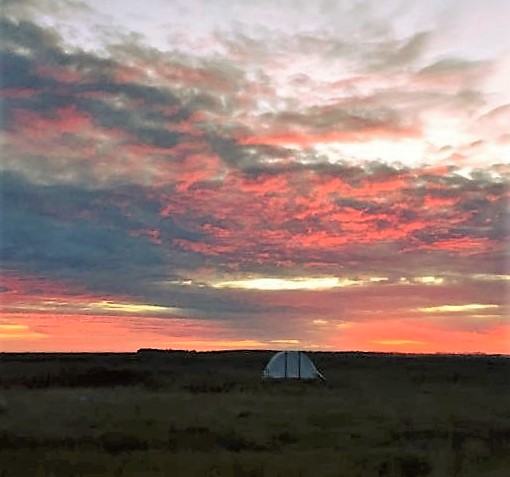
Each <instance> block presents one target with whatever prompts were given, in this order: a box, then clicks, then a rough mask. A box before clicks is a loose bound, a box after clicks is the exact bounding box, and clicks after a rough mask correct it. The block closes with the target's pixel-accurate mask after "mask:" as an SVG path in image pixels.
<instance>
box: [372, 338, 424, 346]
mask: <svg viewBox="0 0 510 477" xmlns="http://www.w3.org/2000/svg"><path fill="white" fill-rule="evenodd" d="M372 343H377V344H382V345H390V346H400V345H408V344H413V345H414V344H416V345H422V344H425V342H424V341H418V340H399V339H394V340H373V341H372Z"/></svg>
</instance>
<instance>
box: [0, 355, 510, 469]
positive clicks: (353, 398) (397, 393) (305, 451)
mask: <svg viewBox="0 0 510 477" xmlns="http://www.w3.org/2000/svg"><path fill="white" fill-rule="evenodd" d="M271 355H272V353H271V352H266V351H245V352H243V351H237V352H233V351H232V352H215V353H194V352H181V351H173V352H157V351H151V350H145V351H142V352H139V353H126V354H8V353H0V476H2V477H14V476H16V477H17V476H20V477H25V476H65V477H71V476H73V477H85V476H150V477H155V476H182V477H188V476H197V477H198V476H211V477H212V476H221V477H223V476H225V477H262V476H265V477H267V476H271V477H272V476H282V477H312V476H313V477H323V476H324V477H355V476H356V477H372V476H374V477H420V476H430V477H450V476H465V477H507V476H508V475H509V473H508V469H510V399H509V397H510V358H507V357H503V356H483V355H480V356H478V355H475V356H443V355H434V356H410V355H387V354H370V353H310V354H309V356H310V357H311V358H312V359H313V360H314V362H315V363H316V365H317V367H318V368H319V370H320V371H321V372H322V373H323V374H324V375H325V377H326V381H325V382H311V383H299V382H280V383H272V382H271V383H270V382H262V380H261V372H262V370H263V368H264V365H265V363H266V362H267V361H268V359H269V358H270V357H271Z"/></svg>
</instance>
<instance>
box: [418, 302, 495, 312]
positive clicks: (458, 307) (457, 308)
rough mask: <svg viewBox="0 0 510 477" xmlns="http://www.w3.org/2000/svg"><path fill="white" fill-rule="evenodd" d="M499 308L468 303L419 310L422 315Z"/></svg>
mask: <svg viewBox="0 0 510 477" xmlns="http://www.w3.org/2000/svg"><path fill="white" fill-rule="evenodd" d="M494 308H499V305H490V304H489V305H485V304H482V303H470V304H468V305H441V306H428V307H424V308H419V311H422V312H423V313H455V312H459V311H475V310H489V309H494Z"/></svg>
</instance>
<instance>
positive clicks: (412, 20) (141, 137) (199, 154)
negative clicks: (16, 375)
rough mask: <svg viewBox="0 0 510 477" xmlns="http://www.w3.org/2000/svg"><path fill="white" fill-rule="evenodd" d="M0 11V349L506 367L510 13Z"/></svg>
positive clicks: (285, 6) (57, 7) (138, 5)
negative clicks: (462, 356) (277, 352)
mask: <svg viewBox="0 0 510 477" xmlns="http://www.w3.org/2000/svg"><path fill="white" fill-rule="evenodd" d="M0 7H1V8H0V11H1V14H2V17H1V20H0V36H1V41H0V50H1V57H2V58H1V64H0V68H1V71H0V81H1V85H0V87H1V97H2V111H1V113H2V115H1V117H0V119H1V122H0V126H1V135H0V149H1V155H2V163H1V169H2V172H1V174H2V179H1V204H0V207H1V224H0V225H1V236H0V238H1V248H2V284H1V287H0V292H1V293H0V305H1V308H2V311H1V315H0V351H134V350H137V349H138V348H142V347H153V348H164V349H170V348H173V349H196V350H209V349H231V348H232V349H234V348H235V349H239V348H242V349H258V348H263V349H304V350H324V351H329V350H338V351H351V350H354V351H355V350H359V351H389V352H413V353H414V352H415V353H422V352H432V353H434V352H446V353H460V352H469V353H471V352H483V353H505V354H507V353H510V323H509V320H510V303H509V300H508V295H509V290H510V260H509V252H510V250H509V238H510V237H509V236H510V233H509V229H510V217H509V215H510V214H509V206H508V204H509V197H510V193H509V187H508V185H509V183H510V87H509V85H510V34H509V26H508V19H509V18H510V2H508V1H506V0H484V1H479V0H476V1H475V0H427V1H421V0H384V1H378V0H360V1H355V0H323V1H320V0H318V1H304V0H280V1H274V0H244V1H243V0H169V1H164V0H145V1H135V0H101V1H97V0H67V1H66V0H60V1H59V0H0Z"/></svg>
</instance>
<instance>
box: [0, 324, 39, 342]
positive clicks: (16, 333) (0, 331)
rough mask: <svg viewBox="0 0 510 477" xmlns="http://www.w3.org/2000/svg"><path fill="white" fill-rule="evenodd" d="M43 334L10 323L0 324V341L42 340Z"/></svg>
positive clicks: (26, 326)
mask: <svg viewBox="0 0 510 477" xmlns="http://www.w3.org/2000/svg"><path fill="white" fill-rule="evenodd" d="M45 336H46V335H45V334H44V333H38V332H37V331H32V330H30V327H29V326H28V325H19V324H12V323H1V324H0V340H15V339H16V340H19V339H33V338H44V337H45Z"/></svg>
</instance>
